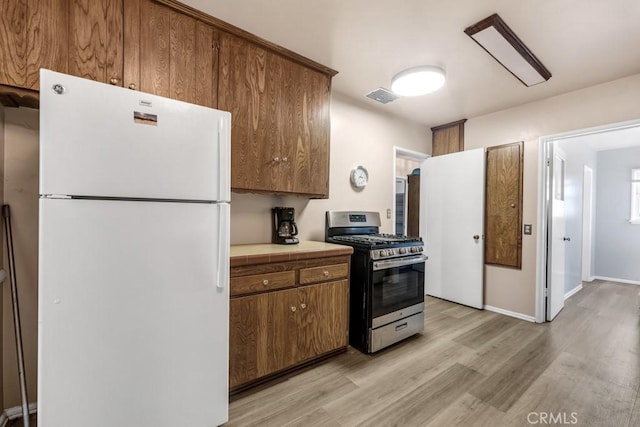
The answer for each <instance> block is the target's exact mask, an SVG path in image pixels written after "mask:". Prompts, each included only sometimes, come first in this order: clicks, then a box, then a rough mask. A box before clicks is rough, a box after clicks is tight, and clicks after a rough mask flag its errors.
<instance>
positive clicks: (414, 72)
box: [391, 65, 445, 96]
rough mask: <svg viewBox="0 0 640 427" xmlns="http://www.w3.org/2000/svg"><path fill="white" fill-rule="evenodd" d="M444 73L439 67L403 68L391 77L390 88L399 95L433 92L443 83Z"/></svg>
mask: <svg viewBox="0 0 640 427" xmlns="http://www.w3.org/2000/svg"><path fill="white" fill-rule="evenodd" d="M444 81H445V74H444V70H443V69H442V68H440V67H432V66H427V65H425V66H422V67H415V68H410V69H408V70H404V71H401V72H399V73H398V74H396V75H395V76H393V79H391V90H392V91H393V93H395V94H396V95H400V96H419V95H425V94H427V93H431V92H435V91H436V90H438V89H440V88H441V87H442V85H444Z"/></svg>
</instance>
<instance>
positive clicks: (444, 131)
mask: <svg viewBox="0 0 640 427" xmlns="http://www.w3.org/2000/svg"><path fill="white" fill-rule="evenodd" d="M466 121H467V119H462V120H458V121H457V122H452V123H447V124H445V125H440V126H436V127H432V128H431V132H432V149H431V155H432V156H441V155H443V154H450V153H457V152H458V151H464V123H465V122H466Z"/></svg>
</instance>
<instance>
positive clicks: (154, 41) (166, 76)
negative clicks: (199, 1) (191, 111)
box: [124, 0, 219, 108]
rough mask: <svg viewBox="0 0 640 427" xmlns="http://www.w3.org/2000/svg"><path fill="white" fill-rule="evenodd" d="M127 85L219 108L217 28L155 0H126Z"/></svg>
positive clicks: (125, 46) (125, 80) (130, 87)
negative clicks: (154, 0) (153, 0)
mask: <svg viewBox="0 0 640 427" xmlns="http://www.w3.org/2000/svg"><path fill="white" fill-rule="evenodd" d="M124 28H125V30H124V51H125V61H124V86H125V87H128V88H129V89H135V90H140V91H142V92H148V93H152V94H154V95H160V96H165V97H167V98H173V99H178V100H180V101H185V102H191V103H194V104H199V105H204V106H206V107H212V108H215V107H216V106H217V98H218V95H217V89H218V84H217V75H218V50H219V49H218V32H217V30H216V29H214V28H213V27H212V26H211V25H209V24H206V23H204V22H202V21H200V20H198V19H195V18H193V17H190V16H187V15H185V14H183V13H180V12H178V11H176V10H173V9H171V8H169V7H167V6H164V5H160V4H158V3H155V2H152V1H151V0H125V22H124Z"/></svg>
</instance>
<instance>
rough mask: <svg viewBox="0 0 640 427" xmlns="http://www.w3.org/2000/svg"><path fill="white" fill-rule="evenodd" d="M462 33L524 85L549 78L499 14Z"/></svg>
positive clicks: (545, 70) (544, 69)
mask: <svg viewBox="0 0 640 427" xmlns="http://www.w3.org/2000/svg"><path fill="white" fill-rule="evenodd" d="M464 32H465V33H466V34H467V35H468V36H469V37H471V38H472V39H473V40H474V41H475V42H476V43H478V44H479V45H480V46H481V47H482V48H483V49H484V50H486V51H487V52H488V53H489V54H490V55H491V56H493V57H494V58H495V60H496V61H498V62H499V63H500V64H502V66H503V67H504V68H506V69H507V70H508V71H509V72H510V73H511V74H513V75H514V76H515V77H516V78H517V79H518V80H520V81H521V82H522V83H524V84H525V85H526V86H533V85H536V84H538V83H542V82H545V81H547V80H549V79H550V78H551V73H550V72H549V70H547V68H546V67H545V66H544V65H542V63H541V62H540V60H539V59H538V58H536V56H535V55H534V54H533V53H532V52H531V51H530V50H529V48H527V47H526V46H525V45H524V43H522V41H521V40H520V39H519V38H518V36H516V35H515V33H514V32H513V31H512V30H511V28H509V27H508V26H507V24H505V22H504V21H503V20H502V19H501V18H500V17H499V16H498V14H493V15H491V16H489V17H488V18H486V19H483V20H482V21H480V22H478V23H477V24H474V25H472V26H470V27H469V28H467V29H466V30H464Z"/></svg>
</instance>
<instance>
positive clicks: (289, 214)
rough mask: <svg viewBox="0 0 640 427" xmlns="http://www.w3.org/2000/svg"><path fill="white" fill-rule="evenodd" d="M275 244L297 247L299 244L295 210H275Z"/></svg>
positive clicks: (273, 239)
mask: <svg viewBox="0 0 640 427" xmlns="http://www.w3.org/2000/svg"><path fill="white" fill-rule="evenodd" d="M271 210H272V212H273V238H272V241H273V243H277V244H280V245H295V244H296V243H298V238H297V237H295V236H296V235H297V234H298V226H297V225H296V221H295V219H296V218H295V210H294V209H293V208H273V209H271Z"/></svg>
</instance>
